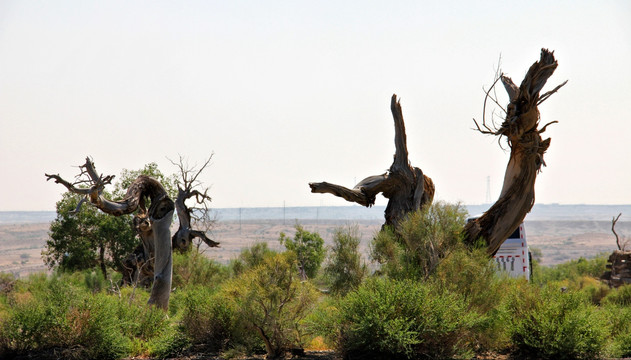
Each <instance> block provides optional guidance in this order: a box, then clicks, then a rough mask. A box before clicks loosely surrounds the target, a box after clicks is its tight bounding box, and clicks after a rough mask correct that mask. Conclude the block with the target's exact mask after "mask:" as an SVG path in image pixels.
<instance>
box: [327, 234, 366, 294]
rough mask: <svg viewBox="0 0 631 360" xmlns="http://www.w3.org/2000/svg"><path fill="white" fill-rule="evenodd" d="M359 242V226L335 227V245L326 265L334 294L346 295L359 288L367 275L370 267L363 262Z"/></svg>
mask: <svg viewBox="0 0 631 360" xmlns="http://www.w3.org/2000/svg"><path fill="white" fill-rule="evenodd" d="M359 242H360V235H359V228H358V227H357V226H349V227H347V228H337V229H335V233H334V234H333V246H332V247H331V251H330V253H329V258H328V261H327V263H326V265H325V267H324V273H325V275H326V277H327V279H328V281H329V282H330V284H331V285H330V289H331V292H332V293H333V294H338V295H345V294H346V293H347V292H349V291H351V290H353V289H355V288H357V287H358V286H359V285H360V284H361V282H362V280H363V279H364V277H365V276H366V274H367V272H368V269H367V267H366V264H363V262H362V258H361V254H360V253H359Z"/></svg>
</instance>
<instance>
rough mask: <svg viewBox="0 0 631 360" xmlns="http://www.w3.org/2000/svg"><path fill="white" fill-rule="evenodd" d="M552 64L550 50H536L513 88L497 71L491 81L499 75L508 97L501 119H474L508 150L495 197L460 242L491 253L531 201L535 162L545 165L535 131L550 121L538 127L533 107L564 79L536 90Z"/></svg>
mask: <svg viewBox="0 0 631 360" xmlns="http://www.w3.org/2000/svg"><path fill="white" fill-rule="evenodd" d="M557 65H558V64H557V61H556V60H555V59H554V53H553V52H551V51H548V50H547V49H542V50H541V57H540V59H539V61H537V62H535V63H534V64H533V65H532V66H531V67H530V69H529V70H528V72H527V73H526V76H525V77H524V80H523V81H522V83H521V85H520V86H519V88H518V87H517V86H516V85H515V84H514V83H513V81H512V80H511V79H510V78H508V77H506V76H504V75H501V76H500V77H499V78H498V79H496V82H497V81H498V80H500V79H501V81H502V83H503V84H504V87H505V89H506V91H507V93H508V95H509V98H510V103H509V104H508V107H507V108H506V118H505V121H504V122H503V123H502V125H501V127H500V128H499V129H491V128H489V127H488V126H487V125H486V122H485V121H484V118H483V120H482V121H483V123H482V126H483V127H482V128H481V127H480V126H479V124H478V123H477V122H476V126H477V128H478V131H480V132H481V133H483V134H490V135H494V136H500V137H502V136H504V137H506V139H507V142H508V145H509V146H510V149H511V153H510V159H509V161H508V165H507V166H506V172H505V174H504V184H503V186H502V192H501V194H500V197H499V199H498V200H497V201H496V202H495V203H494V204H493V206H491V208H490V209H489V210H488V211H486V212H485V213H484V215H482V216H481V217H479V218H478V219H475V220H473V221H470V222H469V223H468V224H467V225H466V226H465V229H464V232H465V242H467V243H470V244H473V243H475V242H476V241H478V239H483V240H484V241H485V242H486V244H487V250H488V253H489V254H495V253H496V252H497V250H498V249H499V247H500V246H501V245H502V243H503V242H504V240H506V239H507V238H508V236H509V235H510V234H511V233H512V232H513V231H514V230H515V229H516V228H517V227H518V226H519V224H520V223H521V222H522V221H523V220H524V218H525V217H526V214H528V213H529V212H530V210H531V209H532V206H533V205H534V203H535V180H536V178H537V173H538V172H539V171H540V169H541V166H542V165H544V166H545V162H544V160H543V155H544V153H545V152H546V150H548V147H549V146H550V139H549V138H548V139H545V140H544V139H542V137H541V134H542V133H543V132H544V131H545V130H546V127H547V126H548V125H550V124H551V123H554V122H556V121H553V122H551V123H548V124H546V125H545V126H543V127H541V128H539V109H538V107H537V106H538V105H539V104H541V103H542V102H543V101H545V100H546V99H547V98H548V97H549V96H550V95H552V94H553V93H555V92H556V91H557V90H558V89H560V88H561V86H563V85H565V84H566V83H567V81H566V82H564V83H563V84H561V85H559V86H557V87H556V88H555V89H553V90H552V91H549V92H547V93H545V94H543V95H540V94H539V92H540V91H541V90H542V89H543V87H544V85H545V84H546V82H547V80H548V78H549V77H550V76H552V74H553V73H554V70H555V69H556V67H557ZM493 86H495V84H494V85H493ZM489 92H490V90H489ZM489 92H487V98H488V97H489V95H488V94H489ZM485 103H486V99H485ZM474 121H475V120H474Z"/></svg>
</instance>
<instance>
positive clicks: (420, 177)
mask: <svg viewBox="0 0 631 360" xmlns="http://www.w3.org/2000/svg"><path fill="white" fill-rule="evenodd" d="M390 108H391V110H392V116H393V118H394V130H395V136H394V144H395V149H396V151H395V154H394V161H393V162H392V165H391V166H390V169H389V171H388V172H386V173H385V174H382V175H374V176H369V177H367V178H365V179H364V180H362V181H360V182H359V183H358V184H357V185H355V187H354V188H352V189H349V188H346V187H344V186H340V185H335V184H331V183H327V182H317V183H309V186H310V187H311V192H313V193H329V194H333V195H335V196H339V197H341V198H343V199H345V200H347V201H350V202H355V203H358V204H360V205H363V206H366V207H370V206H372V205H374V203H375V199H376V196H377V195H378V194H379V193H382V194H383V196H384V197H386V198H388V199H389V201H388V206H387V207H386V211H385V220H386V222H385V225H396V224H397V222H398V221H399V220H401V219H402V218H403V216H405V214H407V213H409V212H411V211H414V210H417V209H420V208H421V207H422V206H423V205H425V204H431V202H432V200H433V198H434V191H435V188H434V183H433V182H432V179H431V178H429V177H428V176H426V175H424V174H423V171H421V169H419V168H417V167H412V166H411V165H410V162H409V160H408V150H407V137H406V134H405V124H404V122H403V113H402V111H401V104H400V102H399V101H397V96H396V94H395V95H392V100H391V103H390Z"/></svg>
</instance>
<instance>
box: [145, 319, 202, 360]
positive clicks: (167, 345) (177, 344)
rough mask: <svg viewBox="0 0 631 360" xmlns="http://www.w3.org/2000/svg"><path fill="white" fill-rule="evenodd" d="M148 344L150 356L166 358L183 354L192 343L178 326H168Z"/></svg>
mask: <svg viewBox="0 0 631 360" xmlns="http://www.w3.org/2000/svg"><path fill="white" fill-rule="evenodd" d="M148 346H149V355H150V356H152V357H155V358H158V359H165V358H170V357H177V356H179V355H181V354H182V353H184V351H186V349H188V348H189V347H190V346H191V343H190V339H189V338H188V337H187V336H186V334H184V333H183V332H182V331H181V330H180V328H179V327H178V326H167V327H165V328H163V329H161V331H160V333H159V334H158V336H156V337H154V338H152V339H151V340H150V341H149V344H148Z"/></svg>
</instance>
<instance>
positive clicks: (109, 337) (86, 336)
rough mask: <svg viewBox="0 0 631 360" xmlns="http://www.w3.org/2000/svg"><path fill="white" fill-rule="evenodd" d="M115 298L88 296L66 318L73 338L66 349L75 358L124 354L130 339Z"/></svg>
mask: <svg viewBox="0 0 631 360" xmlns="http://www.w3.org/2000/svg"><path fill="white" fill-rule="evenodd" d="M117 307H118V299H115V298H113V297H111V296H107V295H102V294H100V295H95V296H88V297H86V298H85V299H84V301H83V302H82V304H80V305H79V306H77V307H76V308H74V309H72V310H71V311H70V313H69V314H68V320H69V322H70V323H71V324H72V327H73V332H75V336H76V338H75V339H74V343H73V344H70V346H69V348H68V350H69V351H73V352H75V354H76V355H79V356H77V358H87V359H118V358H121V357H123V356H125V355H127V354H128V353H129V351H130V348H131V341H130V339H129V338H128V337H126V336H125V335H124V334H123V331H122V329H121V327H120V323H119V320H118V317H117V316H116V315H117Z"/></svg>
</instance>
